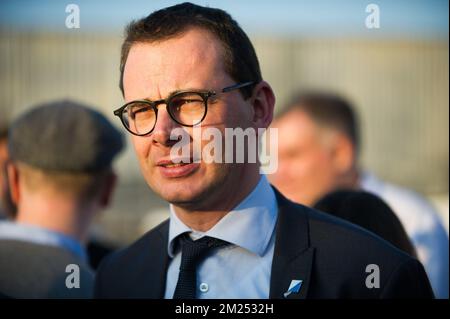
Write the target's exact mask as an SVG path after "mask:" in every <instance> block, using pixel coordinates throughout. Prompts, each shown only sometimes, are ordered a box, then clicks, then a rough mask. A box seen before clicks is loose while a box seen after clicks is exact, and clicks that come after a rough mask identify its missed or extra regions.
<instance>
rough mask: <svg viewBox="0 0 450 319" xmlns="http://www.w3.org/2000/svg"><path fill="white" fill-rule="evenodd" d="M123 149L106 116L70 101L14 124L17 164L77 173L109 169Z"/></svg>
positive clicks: (43, 107)
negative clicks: (21, 163)
mask: <svg viewBox="0 0 450 319" xmlns="http://www.w3.org/2000/svg"><path fill="white" fill-rule="evenodd" d="M123 146H124V141H123V136H122V134H121V133H120V131H119V130H117V129H116V128H114V126H113V125H112V124H111V123H110V122H109V121H108V120H107V119H106V118H105V117H104V116H103V115H102V114H100V113H99V112H97V111H95V110H93V109H91V108H89V107H88V106H85V105H82V104H79V103H77V102H74V101H70V100H61V101H55V102H51V103H46V104H42V105H39V106H37V107H35V108H33V109H31V110H30V111H28V112H26V113H25V114H23V115H22V116H20V117H19V118H18V119H17V120H16V121H14V122H13V123H12V125H11V127H10V130H9V140H8V149H9V153H10V157H11V159H12V160H13V161H19V162H23V163H25V164H28V165H30V166H33V167H36V168H40V169H44V170H52V171H64V172H73V173H89V172H96V171H99V170H102V169H104V168H107V167H109V166H110V165H111V162H112V161H113V159H114V157H115V156H116V155H117V154H118V153H119V152H120V151H121V150H122V148H123Z"/></svg>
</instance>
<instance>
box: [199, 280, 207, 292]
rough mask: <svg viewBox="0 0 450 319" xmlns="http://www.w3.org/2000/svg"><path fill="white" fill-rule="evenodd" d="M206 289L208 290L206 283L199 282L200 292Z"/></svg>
mask: <svg viewBox="0 0 450 319" xmlns="http://www.w3.org/2000/svg"><path fill="white" fill-rule="evenodd" d="M208 290H209V286H208V284H207V283H204V282H202V283H201V284H200V291H201V292H208Z"/></svg>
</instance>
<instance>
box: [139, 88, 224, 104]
mask: <svg viewBox="0 0 450 319" xmlns="http://www.w3.org/2000/svg"><path fill="white" fill-rule="evenodd" d="M182 92H216V91H215V90H209V89H205V88H202V89H199V88H193V87H191V88H183V89H176V90H174V91H171V92H170V93H169V95H167V97H166V98H162V99H156V100H153V99H151V98H149V97H146V98H144V99H143V100H146V101H151V102H155V101H162V100H165V99H168V98H170V97H172V96H174V95H175V94H178V93H182Z"/></svg>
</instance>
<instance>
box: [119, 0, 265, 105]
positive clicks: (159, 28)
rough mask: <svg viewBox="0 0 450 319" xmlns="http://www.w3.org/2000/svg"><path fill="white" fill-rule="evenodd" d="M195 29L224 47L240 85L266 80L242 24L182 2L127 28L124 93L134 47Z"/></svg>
mask: <svg viewBox="0 0 450 319" xmlns="http://www.w3.org/2000/svg"><path fill="white" fill-rule="evenodd" d="M192 27H198V28H201V29H204V30H207V31H209V32H211V33H212V34H213V35H215V36H216V37H217V38H218V39H219V40H220V41H221V43H222V44H223V47H224V52H225V53H224V57H223V58H224V64H225V70H226V72H227V73H228V74H229V75H230V76H231V77H232V78H233V80H235V81H237V82H247V81H253V82H254V83H258V82H260V81H261V80H262V76H261V70H260V67H259V62H258V58H257V56H256V52H255V49H254V48H253V45H252V43H251V42H250V39H249V38H248V36H247V35H246V34H245V32H244V31H243V30H242V29H241V27H240V26H239V25H238V23H237V22H236V21H235V20H233V18H232V17H231V16H230V15H229V14H228V13H226V12H225V11H223V10H220V9H215V8H207V7H202V6H198V5H195V4H192V3H187V2H186V3H182V4H178V5H175V6H171V7H167V8H164V9H161V10H158V11H155V12H153V13H151V14H150V15H149V16H147V17H145V18H142V19H140V20H136V21H132V22H131V23H130V24H129V25H128V26H127V27H126V29H125V41H124V42H123V44H122V52H121V57H120V84H119V86H120V90H121V91H122V94H124V88H123V73H124V69H125V64H126V61H127V58H128V53H129V51H130V48H131V46H132V45H133V44H135V43H139V42H150V43H151V42H157V41H163V40H167V39H170V38H173V37H175V36H177V35H180V34H182V33H184V32H186V31H187V30H188V29H190V28H192ZM252 90H253V86H248V87H244V88H242V89H241V92H242V94H243V96H244V97H245V98H248V97H250V96H251V94H252Z"/></svg>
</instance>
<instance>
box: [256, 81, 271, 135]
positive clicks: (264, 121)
mask: <svg viewBox="0 0 450 319" xmlns="http://www.w3.org/2000/svg"><path fill="white" fill-rule="evenodd" d="M251 103H252V105H253V123H254V128H256V129H258V128H268V127H269V125H270V123H271V122H272V119H273V109H274V107H275V94H274V93H273V90H272V88H271V87H270V85H269V83H267V82H266V81H261V82H259V83H258V84H257V85H256V87H255V88H254V90H253V95H252V97H251Z"/></svg>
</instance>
